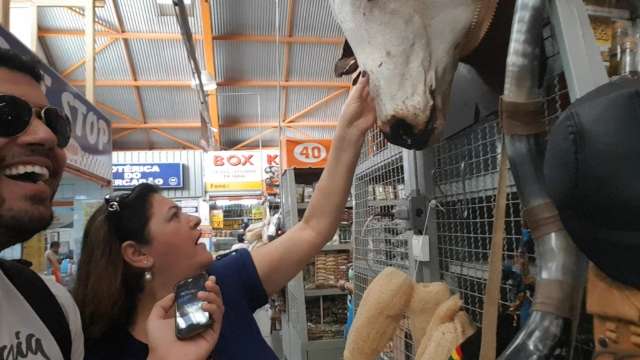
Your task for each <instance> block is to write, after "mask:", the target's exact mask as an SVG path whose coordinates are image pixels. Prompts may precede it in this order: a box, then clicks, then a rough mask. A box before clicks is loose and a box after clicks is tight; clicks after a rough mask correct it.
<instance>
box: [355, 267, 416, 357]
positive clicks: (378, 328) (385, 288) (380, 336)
mask: <svg viewBox="0 0 640 360" xmlns="http://www.w3.org/2000/svg"><path fill="white" fill-rule="evenodd" d="M413 288H414V282H413V281H412V280H411V279H409V277H408V276H407V275H406V274H405V273H403V272H401V271H400V270H397V269H394V268H386V269H385V270H384V271H383V272H381V273H380V274H379V275H378V276H377V277H376V278H375V279H373V281H372V282H371V284H370V285H369V287H368V288H367V291H366V292H365V293H364V295H363V297H362V300H361V301H360V307H359V308H358V312H357V314H356V318H355V320H354V321H353V325H351V329H350V331H349V337H348V338H347V344H346V347H345V350H344V360H373V359H375V358H376V357H377V355H378V354H379V353H380V352H382V351H383V350H384V347H385V346H386V345H387V344H388V343H389V340H391V338H392V337H393V334H394V333H395V331H396V327H397V325H398V323H399V322H400V320H402V318H403V317H404V313H405V311H406V309H407V307H408V306H409V302H410V301H411V296H412V295H413Z"/></svg>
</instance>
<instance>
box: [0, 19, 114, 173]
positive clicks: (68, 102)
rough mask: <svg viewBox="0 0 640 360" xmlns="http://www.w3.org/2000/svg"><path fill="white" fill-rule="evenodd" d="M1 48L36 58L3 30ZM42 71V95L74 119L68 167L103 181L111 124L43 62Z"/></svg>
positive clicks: (109, 151) (108, 159)
mask: <svg viewBox="0 0 640 360" xmlns="http://www.w3.org/2000/svg"><path fill="white" fill-rule="evenodd" d="M0 47H3V48H8V49H11V50H13V51H15V52H17V53H19V54H22V55H25V56H31V57H34V58H36V56H35V55H34V54H33V52H32V51H31V50H29V49H28V48H27V47H26V46H24V45H23V44H22V43H21V42H20V40H18V39H17V38H16V37H15V36H13V34H11V33H10V32H8V31H7V30H6V29H4V28H3V27H1V26H0ZM40 71H41V72H42V76H43V78H44V81H43V82H42V84H41V86H42V91H43V92H44V94H45V95H46V96H47V99H48V100H49V104H50V105H51V106H55V107H57V108H59V109H61V110H63V111H64V112H65V113H66V114H67V115H68V116H69V118H70V119H71V142H70V143H69V146H67V148H66V149H65V152H66V153H67V164H69V165H73V166H76V167H78V168H80V169H82V170H85V171H88V172H89V173H91V174H95V175H98V176H99V177H101V178H103V179H105V180H106V179H108V178H109V167H110V166H111V121H109V119H108V118H107V117H106V116H104V115H103V114H102V113H101V112H100V110H98V109H97V108H96V107H95V106H93V104H91V103H90V102H89V101H87V99H85V97H84V96H83V95H82V94H80V93H79V92H78V91H77V90H76V89H75V88H73V87H72V86H71V85H69V84H68V83H67V81H66V80H65V79H63V78H62V77H61V76H60V75H58V73H57V72H56V71H55V70H54V69H52V68H50V67H49V66H48V65H46V64H45V63H43V62H40Z"/></svg>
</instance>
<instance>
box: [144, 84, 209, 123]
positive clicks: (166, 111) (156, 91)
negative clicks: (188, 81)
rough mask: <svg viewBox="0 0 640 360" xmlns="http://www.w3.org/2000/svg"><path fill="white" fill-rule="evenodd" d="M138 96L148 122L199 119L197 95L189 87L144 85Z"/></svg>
mask: <svg viewBox="0 0 640 360" xmlns="http://www.w3.org/2000/svg"><path fill="white" fill-rule="evenodd" d="M140 96H141V97H142V104H143V105H144V112H145V114H146V116H147V119H148V121H150V122H152V121H158V120H189V121H196V120H198V121H199V119H200V113H199V103H198V96H197V95H196V92H195V91H194V90H193V89H191V88H169V87H144V88H140Z"/></svg>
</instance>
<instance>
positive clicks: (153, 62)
mask: <svg viewBox="0 0 640 360" xmlns="http://www.w3.org/2000/svg"><path fill="white" fill-rule="evenodd" d="M199 43H200V42H197V43H196V55H197V56H198V60H199V63H200V66H202V65H203V64H204V59H203V50H202V46H199ZM129 49H130V51H131V58H132V61H133V63H134V64H135V68H136V74H137V76H138V79H139V80H191V67H190V65H189V60H188V57H187V50H186V49H185V47H184V45H183V43H182V41H158V40H129ZM203 70H204V68H203Z"/></svg>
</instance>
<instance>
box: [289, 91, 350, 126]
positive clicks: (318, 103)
mask: <svg viewBox="0 0 640 360" xmlns="http://www.w3.org/2000/svg"><path fill="white" fill-rule="evenodd" d="M347 85H349V84H347ZM345 92H346V90H345V89H342V90H338V91H336V92H334V93H332V94H330V95H329V96H327V97H325V98H323V99H321V100H319V101H316V102H315V103H313V104H312V105H310V106H309V107H307V108H306V109H303V110H302V111H300V112H298V113H297V114H295V115H293V116H292V117H290V118H288V119H287V120H285V121H284V123H285V124H288V123H291V122H294V121H296V120H298V119H300V118H301V117H303V116H305V115H307V114H309V113H310V112H312V111H314V110H316V109H318V108H319V107H321V106H322V105H325V104H326V103H328V102H329V101H331V100H333V99H335V98H337V97H338V96H340V95H342V94H344V93H345Z"/></svg>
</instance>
